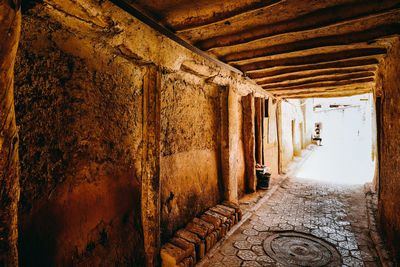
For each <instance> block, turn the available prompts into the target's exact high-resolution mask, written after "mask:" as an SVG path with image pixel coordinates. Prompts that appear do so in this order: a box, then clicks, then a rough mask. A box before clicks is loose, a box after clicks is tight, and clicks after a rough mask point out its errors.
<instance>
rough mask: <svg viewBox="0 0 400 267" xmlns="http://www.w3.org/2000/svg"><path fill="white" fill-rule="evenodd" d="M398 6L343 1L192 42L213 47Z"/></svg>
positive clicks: (389, 2)
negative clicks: (302, 13) (273, 21)
mask: <svg viewBox="0 0 400 267" xmlns="http://www.w3.org/2000/svg"><path fill="white" fill-rule="evenodd" d="M399 6H400V3H399V2H398V1H397V0H386V1H379V2H377V1H376V0H369V1H362V2H358V3H357V2H356V3H346V4H342V5H338V6H333V7H326V8H323V9H319V10H315V11H313V12H310V13H307V14H304V15H301V16H299V17H295V18H291V19H288V20H283V21H279V22H275V23H272V24H271V23H265V24H263V25H257V26H256V27H254V28H250V29H248V28H247V29H245V30H242V31H240V32H234V33H229V34H226V35H220V36H217V37H213V38H209V39H206V40H201V41H198V42H196V43H195V45H196V46H198V47H199V48H201V49H203V50H207V49H211V48H213V47H221V46H230V45H237V44H241V43H246V42H250V41H254V40H257V39H261V38H265V37H271V36H275V35H278V34H283V33H289V32H295V31H304V30H309V29H313V28H320V27H324V26H327V25H332V24H335V23H339V22H345V21H347V20H353V19H358V18H360V17H363V16H368V15H372V14H374V13H377V12H383V11H387V10H390V9H393V8H397V7H399Z"/></svg>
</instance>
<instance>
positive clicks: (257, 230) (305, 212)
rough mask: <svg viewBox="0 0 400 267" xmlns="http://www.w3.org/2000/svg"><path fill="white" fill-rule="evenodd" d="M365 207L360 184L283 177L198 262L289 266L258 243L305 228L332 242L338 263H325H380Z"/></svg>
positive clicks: (357, 264) (232, 266) (206, 264)
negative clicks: (255, 206) (245, 218)
mask: <svg viewBox="0 0 400 267" xmlns="http://www.w3.org/2000/svg"><path fill="white" fill-rule="evenodd" d="M366 213H367V210H366V202H365V194H364V191H363V186H339V185H328V184H322V183H319V182H312V181H307V180H298V179H288V180H286V181H284V182H283V184H282V185H281V187H280V188H279V189H278V190H277V191H276V192H275V194H274V195H272V196H271V198H270V199H269V200H268V201H266V202H265V203H264V204H263V205H262V206H261V207H260V209H258V210H257V211H256V212H255V213H254V214H253V215H252V216H251V218H250V219H249V220H248V221H246V222H245V223H244V224H243V225H242V226H241V227H240V228H239V229H237V230H236V232H235V233H234V234H233V235H232V236H230V237H229V238H228V239H227V240H226V241H225V242H224V243H223V244H222V245H221V246H220V247H219V248H218V249H217V250H216V251H214V253H212V255H210V257H209V258H207V259H205V261H204V264H202V266H212V267H218V266H230V267H234V266H290V264H287V263H282V261H280V262H277V261H276V260H274V259H273V258H271V257H269V256H268V255H267V253H266V252H265V250H264V248H263V243H264V240H266V239H267V238H268V237H270V236H271V235H273V234H275V233H277V232H281V231H297V232H301V233H306V234H311V235H313V236H315V237H318V238H321V239H323V240H325V241H327V242H328V243H330V244H331V245H333V246H334V247H336V251H337V252H338V253H340V254H339V255H341V261H342V264H337V263H336V264H333V265H332V264H331V265H329V266H336V265H338V266H341V265H342V266H367V267H370V266H381V265H380V264H379V258H378V256H377V253H376V250H375V248H374V244H373V242H372V240H371V237H370V231H369V229H368V220H367V215H366ZM334 250H335V249H334ZM336 251H335V252H336ZM299 253H300V254H301V251H299ZM314 256H315V255H314ZM315 257H316V256H315ZM278 261H279V260H278ZM303 266H306V265H303ZM324 266H328V265H324Z"/></svg>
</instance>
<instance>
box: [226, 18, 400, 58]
mask: <svg viewBox="0 0 400 267" xmlns="http://www.w3.org/2000/svg"><path fill="white" fill-rule="evenodd" d="M399 33H400V23H393V24H387V25H382V26H377V27H374V28H373V29H369V30H366V31H361V32H357V31H354V32H352V33H346V34H337V35H336V34H332V35H328V36H319V37H314V38H310V39H304V40H300V41H293V42H289V43H282V44H277V45H272V46H265V47H263V48H260V49H254V50H244V51H240V52H230V53H228V54H227V55H224V56H218V58H219V59H220V60H222V61H224V62H228V61H238V60H245V59H251V58H255V57H265V56H272V55H277V54H284V53H291V52H295V51H299V50H306V49H316V48H320V47H327V46H334V45H349V44H354V43H360V42H371V43H373V40H375V39H377V38H382V37H386V36H390V35H393V34H399ZM265 44H268V42H265ZM230 51H237V50H234V49H231V50H230Z"/></svg>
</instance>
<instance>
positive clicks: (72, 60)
mask: <svg viewBox="0 0 400 267" xmlns="http://www.w3.org/2000/svg"><path fill="white" fill-rule="evenodd" d="M23 21H24V23H23V35H22V42H21V50H20V51H19V56H18V62H17V66H16V68H17V71H16V79H15V81H16V99H17V119H18V125H19V127H20V137H21V149H20V155H21V171H22V175H21V203H20V221H19V231H20V235H19V236H20V240H19V242H20V246H19V250H20V259H21V266H70V265H74V266H90V265H93V266H143V257H144V253H143V247H144V244H143V243H144V241H143V233H142V218H141V211H140V203H141V199H140V196H141V187H142V186H143V185H142V184H141V172H142V167H141V166H142V161H141V159H142V156H143V155H142V145H143V142H142V141H143V140H142V134H143V131H142V127H143V122H146V120H147V119H148V118H147V117H146V116H142V114H143V107H142V105H143V99H142V94H143V78H144V76H145V70H146V69H147V68H148V66H149V65H152V66H153V65H155V66H157V67H158V68H159V69H160V71H161V72H162V81H161V84H162V86H161V88H160V92H161V114H160V115H161V122H156V123H160V125H161V134H160V140H161V155H160V156H161V163H160V165H161V166H160V168H161V192H160V193H161V196H162V198H161V205H162V206H161V209H162V210H161V211H160V212H161V213H162V214H161V220H162V222H163V223H165V227H164V228H163V229H162V231H163V232H162V233H161V236H162V237H168V236H169V235H170V234H171V233H172V231H173V230H175V229H176V228H177V227H179V226H181V225H183V224H184V223H185V222H186V221H188V220H190V219H192V217H193V216H194V215H196V214H197V213H199V212H201V211H202V210H204V209H206V208H208V207H210V206H212V205H215V204H216V203H217V202H219V201H220V200H222V198H223V197H222V196H223V195H222V193H221V192H228V193H227V194H226V196H229V199H231V200H236V199H237V193H236V192H237V188H238V184H237V181H238V180H241V179H243V177H244V156H243V144H242V139H241V138H242V137H241V134H242V128H241V127H242V126H241V123H242V117H241V115H242V114H241V112H242V111H241V104H240V98H241V94H239V93H235V92H236V91H237V92H239V91H240V92H245V93H246V94H248V93H257V92H258V94H260V93H261V94H262V92H260V90H259V88H258V87H255V86H254V85H253V84H251V83H248V82H247V81H246V80H245V79H244V78H243V77H241V76H240V75H238V74H235V73H231V72H230V71H228V70H226V69H223V68H221V67H219V66H217V65H215V64H214V63H210V62H208V61H206V60H205V59H204V58H202V57H200V56H198V55H195V54H193V53H192V52H190V51H189V50H187V49H185V48H183V47H181V46H179V45H178V44H176V43H174V42H172V41H171V40H169V39H167V38H166V37H164V36H162V35H160V34H158V33H156V32H155V31H154V30H152V29H151V28H149V27H148V26H146V25H144V24H143V23H141V22H139V21H138V20H136V19H134V18H133V17H132V16H130V15H128V14H126V13H125V12H123V11H121V10H120V9H119V8H118V7H116V6H115V5H113V4H112V3H111V2H108V1H100V2H99V1H90V0H89V1H80V0H78V1H68V0H67V1H64V0H49V1H46V3H39V4H37V6H36V7H34V8H33V9H31V10H30V11H29V13H28V14H25V15H24V18H23ZM220 88H225V91H227V90H229V91H232V93H229V94H225V95H224V97H225V99H222V98H223V96H221V90H220ZM229 88H233V89H234V90H233V89H229ZM228 96H229V99H228ZM221 99H222V100H223V101H221ZM221 103H226V105H225V106H224V107H223V108H224V110H225V111H228V109H229V119H228V118H227V119H226V121H224V123H223V124H224V127H225V128H226V129H228V130H227V131H226V132H228V131H229V133H228V135H227V136H226V138H225V137H224V138H225V139H226V140H225V139H224V140H225V143H226V144H228V146H227V148H226V149H227V151H228V153H226V155H229V159H228V160H227V163H228V168H227V169H228V170H229V171H228V172H222V173H225V174H226V175H227V177H228V178H229V179H225V180H224V181H225V182H224V185H221V183H220V178H221V176H222V175H221V170H220V165H221V163H220V162H219V161H220V158H221V154H219V153H218V152H219V150H218V149H219V146H218V142H219V141H218V140H219V139H218V138H222V137H219V136H218V134H220V133H221V131H220V126H221V125H220V120H219V116H220V114H221V110H222V109H221V106H220V105H221ZM155 134H157V133H155ZM226 181H229V186H226V184H225V183H227V182H226ZM233 182H234V183H233ZM232 186H234V188H235V189H234V190H232V188H233V187H232ZM154 193H155V194H156V193H157V192H154ZM149 223H151V222H149Z"/></svg>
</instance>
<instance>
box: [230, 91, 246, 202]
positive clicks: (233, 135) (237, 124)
mask: <svg viewBox="0 0 400 267" xmlns="http://www.w3.org/2000/svg"><path fill="white" fill-rule="evenodd" d="M228 105H229V150H230V154H229V165H230V178H231V179H232V181H237V188H238V189H237V194H238V197H239V198H240V197H241V196H243V195H244V193H245V192H246V181H245V163H244V147H243V113H242V112H243V110H242V95H241V94H239V93H238V92H235V91H234V90H230V92H229V100H228Z"/></svg>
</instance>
